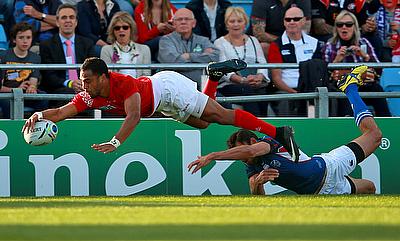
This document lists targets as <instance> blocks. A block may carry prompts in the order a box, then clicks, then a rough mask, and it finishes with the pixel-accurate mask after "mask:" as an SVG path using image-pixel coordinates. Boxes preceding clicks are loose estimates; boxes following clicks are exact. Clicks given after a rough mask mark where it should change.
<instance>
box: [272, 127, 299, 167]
mask: <svg viewBox="0 0 400 241" xmlns="http://www.w3.org/2000/svg"><path fill="white" fill-rule="evenodd" d="M275 139H276V140H277V141H278V142H279V143H281V144H282V146H283V147H285V149H286V150H287V152H288V153H289V155H290V157H291V159H292V161H294V162H298V161H299V157H300V151H299V147H298V146H297V144H296V141H295V140H294V130H293V128H292V127H291V126H282V127H277V128H276V137H275Z"/></svg>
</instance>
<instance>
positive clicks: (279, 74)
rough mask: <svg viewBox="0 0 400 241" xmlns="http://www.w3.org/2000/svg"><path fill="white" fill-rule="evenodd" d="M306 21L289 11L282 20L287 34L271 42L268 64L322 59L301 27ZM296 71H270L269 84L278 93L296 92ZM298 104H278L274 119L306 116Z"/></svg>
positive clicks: (317, 46) (314, 42)
mask: <svg viewBox="0 0 400 241" xmlns="http://www.w3.org/2000/svg"><path fill="white" fill-rule="evenodd" d="M305 21H306V19H305V18H304V14H303V11H302V10H301V9H300V8H298V7H292V8H289V10H287V11H286V13H285V17H284V25H285V29H286V31H285V32H284V33H283V34H282V36H280V37H279V38H278V39H277V40H276V41H274V42H273V43H271V46H270V49H269V53H268V58H267V62H268V63H299V62H301V61H307V60H309V59H314V58H319V59H320V58H321V57H322V56H321V46H320V44H319V42H318V40H317V39H316V38H313V37H311V36H310V35H308V34H306V33H305V32H304V31H302V29H303V28H304V24H305ZM299 76H300V74H299V69H272V70H271V77H272V82H273V83H274V85H275V86H276V88H277V89H278V93H297V87H298V82H299ZM299 103H301V102H300V101H279V102H278V106H277V108H275V109H274V111H275V113H276V115H277V116H298V115H301V116H305V115H306V109H305V106H304V103H302V106H300V105H299Z"/></svg>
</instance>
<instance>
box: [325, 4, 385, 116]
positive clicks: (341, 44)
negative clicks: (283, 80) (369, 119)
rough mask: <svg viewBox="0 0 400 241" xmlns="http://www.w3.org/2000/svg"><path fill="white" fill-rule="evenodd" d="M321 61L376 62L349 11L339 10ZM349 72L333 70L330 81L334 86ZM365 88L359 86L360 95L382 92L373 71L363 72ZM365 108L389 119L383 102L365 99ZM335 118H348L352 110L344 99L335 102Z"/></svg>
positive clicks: (373, 53)
mask: <svg viewBox="0 0 400 241" xmlns="http://www.w3.org/2000/svg"><path fill="white" fill-rule="evenodd" d="M323 57H324V60H325V61H326V62H328V63H359V62H379V60H378V57H377V56H376V54H375V50H374V47H373V46H372V45H371V43H370V42H369V41H368V40H367V39H366V38H363V37H361V32H360V28H359V25H358V21H357V18H356V16H355V15H354V14H352V13H351V12H349V11H346V10H343V11H342V12H340V14H339V15H338V16H337V17H336V20H335V26H334V28H333V37H332V38H331V39H329V41H328V42H327V44H326V45H325V47H324V48H323ZM346 72H350V70H334V71H332V74H331V80H332V81H334V82H337V81H338V80H339V77H340V76H341V75H342V74H344V73H346ZM364 82H365V85H363V86H361V87H360V88H359V90H360V91H361V92H383V89H382V87H381V86H380V85H379V83H378V77H377V74H376V72H375V70H374V69H373V68H369V70H368V71H367V77H366V78H365V81H364ZM364 101H365V102H366V104H367V105H370V106H373V107H374V110H375V114H376V116H390V112H389V109H388V106H387V103H386V100H385V99H375V98H373V99H365V100H364ZM338 105H339V108H338V113H337V115H338V116H351V115H352V112H353V111H352V109H351V107H350V104H349V102H348V101H347V100H345V99H339V100H338Z"/></svg>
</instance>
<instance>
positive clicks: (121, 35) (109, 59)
mask: <svg viewBox="0 0 400 241" xmlns="http://www.w3.org/2000/svg"><path fill="white" fill-rule="evenodd" d="M136 39H137V28H136V23H135V21H134V20H133V18H132V16H131V15H129V13H128V12H118V13H116V14H115V15H114V17H113V18H112V20H111V23H110V26H109V27H108V41H109V42H110V43H112V44H111V45H106V46H103V48H102V49H101V55H100V58H101V59H102V60H104V62H106V63H107V64H150V63H151V54H150V48H149V47H148V46H147V45H144V44H138V43H136V42H135V40H136ZM115 71H117V72H120V73H123V74H127V75H130V76H132V77H134V78H137V77H139V76H143V75H150V74H151V71H150V70H149V69H120V70H115Z"/></svg>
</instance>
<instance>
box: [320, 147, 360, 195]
mask: <svg viewBox="0 0 400 241" xmlns="http://www.w3.org/2000/svg"><path fill="white" fill-rule="evenodd" d="M317 156H320V157H322V158H323V159H324V160H325V163H326V177H325V182H324V184H323V186H322V188H321V190H320V192H319V194H351V186H350V183H349V181H348V180H347V179H346V177H345V176H348V175H349V174H350V173H351V172H352V171H353V170H354V169H355V168H356V166H357V159H356V156H355V155H354V153H353V151H352V150H351V149H350V148H349V147H348V146H344V145H343V146H340V147H338V148H336V149H333V150H332V151H330V152H328V153H322V154H321V155H317Z"/></svg>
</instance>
